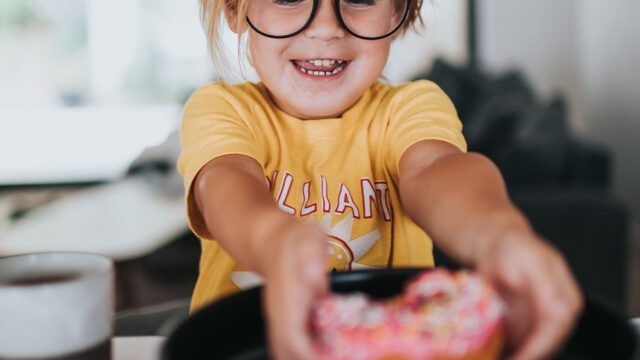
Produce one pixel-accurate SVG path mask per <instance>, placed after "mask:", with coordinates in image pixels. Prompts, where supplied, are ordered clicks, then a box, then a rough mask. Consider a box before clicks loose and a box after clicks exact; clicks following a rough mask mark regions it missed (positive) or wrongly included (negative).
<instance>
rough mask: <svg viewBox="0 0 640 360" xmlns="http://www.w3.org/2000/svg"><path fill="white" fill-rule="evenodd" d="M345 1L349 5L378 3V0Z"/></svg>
mask: <svg viewBox="0 0 640 360" xmlns="http://www.w3.org/2000/svg"><path fill="white" fill-rule="evenodd" d="M344 1H345V2H347V3H348V4H349V5H360V6H361V5H369V6H372V5H375V4H376V0H344Z"/></svg>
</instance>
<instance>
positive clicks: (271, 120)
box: [178, 0, 583, 359]
mask: <svg viewBox="0 0 640 360" xmlns="http://www.w3.org/2000/svg"><path fill="white" fill-rule="evenodd" d="M200 2H201V6H202V15H203V21H204V24H205V26H206V28H207V34H208V38H209V42H210V45H211V46H212V50H213V51H212V52H213V53H214V61H217V60H216V56H215V54H217V49H218V45H217V44H218V42H219V32H220V26H221V23H222V22H221V20H222V14H224V15H225V16H226V20H227V23H228V24H229V27H230V28H231V30H232V31H234V32H235V33H237V34H243V33H245V32H248V45H249V54H250V59H251V61H252V65H253V66H254V67H255V69H256V71H257V73H258V75H259V77H260V79H261V80H262V82H260V83H257V84H256V83H244V84H238V85H229V84H225V83H224V82H215V83H211V84H208V85H205V86H203V87H201V88H200V89H198V90H197V91H196V92H195V93H194V94H193V95H192V96H191V98H190V99H189V101H188V103H187V104H186V106H185V109H184V117H183V123H182V129H181V136H182V144H183V150H184V151H183V153H182V155H181V158H180V160H179V163H178V167H179V170H180V172H181V173H182V174H183V176H184V181H185V187H186V190H187V199H186V200H187V211H188V216H189V220H190V224H191V227H192V229H193V231H194V232H195V233H196V234H197V235H198V236H199V237H200V238H201V239H202V257H201V262H200V276H199V278H198V282H197V284H196V288H195V291H194V294H193V298H192V311H193V310H196V309H199V308H201V307H202V306H204V305H206V304H207V303H209V302H211V301H213V300H215V299H217V298H219V297H221V296H224V295H228V294H230V293H233V292H237V291H239V290H240V289H243V288H246V287H250V286H253V285H256V284H258V283H260V282H261V281H262V280H264V281H265V292H264V299H263V300H264V302H263V303H264V309H265V313H266V316H267V322H268V338H269V342H270V345H271V346H270V349H271V351H272V354H273V356H274V357H276V358H279V359H313V358H314V357H315V355H314V353H313V350H312V349H311V346H310V339H309V336H308V333H307V327H306V325H307V317H308V315H309V309H310V306H311V303H312V301H313V299H314V298H315V297H317V296H319V295H321V294H323V293H325V292H327V291H328V277H327V271H348V270H352V269H354V270H355V269H371V268H387V267H409V266H411V267H430V266H433V265H434V264H433V257H432V240H433V241H434V242H435V243H437V244H438V246H439V247H440V248H441V249H443V250H444V251H445V252H447V253H448V254H449V255H450V256H452V257H453V258H455V259H456V260H457V261H459V262H460V263H462V264H464V265H466V266H469V267H471V268H474V269H476V270H477V271H479V272H480V273H481V274H483V275H484V276H486V277H487V278H488V279H489V280H491V281H492V282H493V283H494V284H495V286H496V287H497V289H498V290H499V291H500V292H501V294H502V295H503V297H504V298H505V300H506V301H507V303H508V320H507V322H508V330H509V336H510V342H511V344H512V345H513V347H514V350H513V351H514V354H515V357H516V358H519V359H534V358H536V359H537V358H541V357H547V356H550V354H552V352H553V351H555V350H556V349H558V347H559V346H560V345H561V344H562V342H563V340H564V339H565V338H566V337H567V336H568V334H569V333H570V331H571V328H572V327H573V325H574V322H575V319H576V317H577V315H578V314H579V312H580V311H581V309H582V306H583V300H582V296H581V294H580V292H579V290H578V286H577V284H576V281H575V280H574V279H573V276H572V275H571V273H570V271H569V269H568V267H567V265H566V263H565V261H564V260H563V258H562V257H561V255H560V254H559V253H558V252H557V251H556V250H555V249H554V248H552V247H551V246H549V245H548V244H547V243H545V242H543V241H541V240H540V238H539V237H538V236H537V235H536V234H535V233H534V232H533V231H532V229H531V227H530V225H529V224H528V222H527V221H526V219H525V218H524V217H523V216H522V214H521V213H520V212H519V211H518V210H517V209H516V208H515V207H514V206H513V205H512V204H511V202H510V200H509V199H508V196H507V193H506V190H505V186H504V183H503V180H502V178H501V176H500V174H499V172H498V170H497V168H496V167H495V166H494V165H493V164H492V163H491V162H490V161H489V160H488V159H487V158H485V157H483V156H481V155H479V154H471V153H466V144H465V141H464V138H463V136H462V133H461V128H462V126H461V123H460V121H459V120H458V117H457V115H456V111H455V109H454V107H453V105H452V103H451V102H450V100H449V99H448V98H447V96H446V95H445V94H444V93H443V92H442V90H440V89H439V88H438V87H437V86H436V85H435V84H433V83H431V82H429V81H416V82H412V83H407V84H404V85H401V86H391V85H387V84H384V83H380V82H377V79H378V78H379V76H380V74H381V73H382V70H383V68H384V66H385V63H386V61H387V57H388V54H389V48H390V44H391V41H392V39H393V38H394V37H396V36H398V35H399V34H401V33H402V32H404V31H405V30H407V29H409V28H410V27H412V26H413V24H414V23H415V22H416V21H421V19H420V17H419V11H420V6H421V0H334V1H331V0H224V1H223V0H200ZM327 264H328V266H327Z"/></svg>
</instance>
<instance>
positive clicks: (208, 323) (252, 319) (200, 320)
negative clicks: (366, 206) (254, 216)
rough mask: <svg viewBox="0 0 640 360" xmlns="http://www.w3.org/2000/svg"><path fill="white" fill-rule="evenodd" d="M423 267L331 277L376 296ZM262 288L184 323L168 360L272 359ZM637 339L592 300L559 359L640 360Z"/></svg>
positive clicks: (392, 291)
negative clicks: (262, 301) (262, 308)
mask: <svg viewBox="0 0 640 360" xmlns="http://www.w3.org/2000/svg"><path fill="white" fill-rule="evenodd" d="M421 271H423V269H389V270H371V271H354V272H349V273H338V274H333V275H332V276H331V287H332V289H333V291H335V292H339V293H346V292H353V291H361V292H364V293H366V294H369V295H370V296H373V297H375V298H385V297H391V296H394V295H397V294H399V293H400V292H402V289H403V286H404V283H405V282H406V281H407V280H408V279H409V278H411V277H412V276H414V275H416V274H418V273H419V272H421ZM261 291H262V289H261V288H255V289H252V290H248V291H245V292H242V293H238V294H235V295H232V296H229V297H227V298H224V299H221V300H219V301H217V302H215V303H213V304H211V305H209V306H207V307H205V308H204V309H202V310H200V311H199V312H197V313H196V314H194V315H193V316H191V317H190V318H188V319H187V320H186V321H185V322H184V323H182V324H181V325H180V326H179V327H178V328H177V329H176V330H175V331H174V332H173V334H171V336H170V337H169V338H168V339H167V341H166V342H165V344H164V347H163V349H162V359H163V360H182V359H189V360H200V359H203V360H204V359H207V360H210V359H224V360H227V359H228V360H231V359H233V360H248V359H266V358H267V349H266V346H265V337H264V331H263V328H264V323H263V319H262V312H261V308H260V293H261ZM637 341H638V340H637V337H636V334H635V332H634V330H633V328H632V327H631V326H630V325H629V323H628V322H627V321H625V320H624V319H623V318H622V317H620V316H619V315H617V314H615V313H614V312H613V311H611V310H610V309H608V308H606V307H604V306H602V305H601V304H599V303H598V302H596V301H594V300H592V299H589V298H588V299H587V304H586V308H585V312H584V313H583V315H582V317H581V318H580V320H579V323H578V326H577V327H576V331H575V332H574V334H573V335H572V337H571V339H570V341H569V342H568V344H567V346H566V348H565V349H564V350H563V351H562V353H561V354H560V356H559V357H558V359H566V360H572V359H598V360H600V359H636V358H637V355H638V354H636V355H635V356H634V352H635V351H636V348H637Z"/></svg>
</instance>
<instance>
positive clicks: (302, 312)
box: [193, 155, 328, 359]
mask: <svg viewBox="0 0 640 360" xmlns="http://www.w3.org/2000/svg"><path fill="white" fill-rule="evenodd" d="M193 191H194V194H193V195H194V198H195V200H196V203H197V205H198V209H199V210H200V212H201V214H202V217H203V219H204V221H205V223H206V226H207V230H208V231H209V233H210V234H211V235H212V237H213V238H215V239H216V240H217V241H218V242H219V243H220V245H221V246H222V247H223V248H224V249H225V250H226V251H227V252H228V253H229V254H230V255H231V256H232V257H233V258H234V259H236V260H237V261H238V262H239V263H241V264H243V265H244V266H246V267H248V268H249V269H252V270H255V271H257V272H258V273H260V274H261V275H262V276H263V277H264V279H265V288H264V294H263V295H264V297H263V307H264V310H265V314H266V317H267V325H268V330H267V332H268V333H267V335H268V338H269V343H270V351H271V355H272V356H273V357H275V358H277V359H314V358H315V355H314V351H313V348H312V346H311V340H310V337H309V334H308V331H307V317H308V315H309V312H310V310H311V303H312V300H313V298H314V297H316V296H319V295H321V294H323V293H325V292H327V290H328V278H327V276H326V274H325V271H324V267H325V262H326V260H325V254H326V246H327V245H326V242H327V240H326V234H325V233H324V231H322V229H321V228H320V227H318V226H315V225H306V224H301V223H299V222H298V221H296V220H295V219H294V218H293V217H292V216H290V215H288V214H285V213H284V212H282V211H280V210H279V209H278V208H277V206H276V204H275V202H274V200H273V198H272V196H271V194H270V193H269V191H268V189H267V186H266V184H265V178H264V173H263V171H262V168H261V167H260V165H259V164H258V163H257V162H256V161H255V160H253V159H252V158H250V157H247V156H244V155H224V156H221V157H219V158H216V159H214V160H212V161H210V162H209V163H208V164H207V165H206V166H205V167H204V168H203V169H202V170H201V171H200V173H199V174H198V176H197V177H196V179H195V182H194V186H193Z"/></svg>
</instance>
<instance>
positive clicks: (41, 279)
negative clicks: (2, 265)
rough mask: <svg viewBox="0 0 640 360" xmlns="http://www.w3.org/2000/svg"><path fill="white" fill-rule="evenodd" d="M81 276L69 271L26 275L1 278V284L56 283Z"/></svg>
mask: <svg viewBox="0 0 640 360" xmlns="http://www.w3.org/2000/svg"><path fill="white" fill-rule="evenodd" d="M78 277H80V274H76V273H68V274H56V275H39V276H24V277H19V278H15V279H8V280H0V286H1V285H5V286H34V285H42V284H55V283H61V282H67V281H71V280H74V279H77V278H78Z"/></svg>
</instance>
